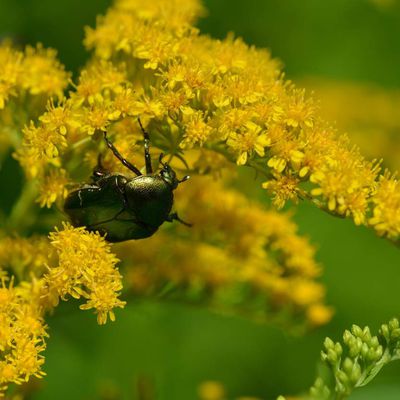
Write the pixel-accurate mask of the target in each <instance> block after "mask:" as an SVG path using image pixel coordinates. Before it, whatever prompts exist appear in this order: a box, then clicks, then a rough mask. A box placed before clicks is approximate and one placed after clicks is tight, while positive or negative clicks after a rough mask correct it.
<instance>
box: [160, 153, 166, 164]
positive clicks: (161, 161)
mask: <svg viewBox="0 0 400 400" xmlns="http://www.w3.org/2000/svg"><path fill="white" fill-rule="evenodd" d="M164 156H165V154H164V153H160V156H159V157H158V162H159V163H160V164H161V165H162V166H163V167H164V166H165V163H164V162H163V158H164Z"/></svg>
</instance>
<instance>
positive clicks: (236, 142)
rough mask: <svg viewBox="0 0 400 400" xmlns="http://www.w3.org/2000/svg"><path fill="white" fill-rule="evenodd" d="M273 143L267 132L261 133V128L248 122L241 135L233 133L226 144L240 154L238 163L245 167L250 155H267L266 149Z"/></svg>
mask: <svg viewBox="0 0 400 400" xmlns="http://www.w3.org/2000/svg"><path fill="white" fill-rule="evenodd" d="M270 143H271V141H270V139H269V138H268V136H267V134H266V133H265V132H263V133H261V127H260V126H258V125H257V124H255V123H254V122H251V121H247V122H246V123H245V125H244V127H243V130H242V131H241V132H240V133H232V134H231V135H230V137H229V138H228V140H227V142H226V144H227V145H228V146H229V147H231V148H232V149H233V150H234V151H236V152H238V153H239V155H238V158H237V160H236V163H237V164H238V165H244V164H246V162H247V158H248V155H249V154H252V153H253V152H256V153H257V154H258V155H259V156H260V157H263V156H264V155H265V152H264V149H265V147H266V146H269V145H270Z"/></svg>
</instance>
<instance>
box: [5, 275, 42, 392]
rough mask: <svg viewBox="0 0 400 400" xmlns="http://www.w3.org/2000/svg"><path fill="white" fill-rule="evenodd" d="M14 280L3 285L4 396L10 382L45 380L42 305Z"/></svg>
mask: <svg viewBox="0 0 400 400" xmlns="http://www.w3.org/2000/svg"><path fill="white" fill-rule="evenodd" d="M24 293H25V292H21V291H20V290H19V287H18V286H17V287H14V285H13V281H11V282H10V283H9V284H8V285H6V283H5V279H4V278H3V279H2V280H1V284H0V354H1V357H0V397H1V396H2V394H3V391H5V390H6V389H7V387H8V384H9V383H12V382H13V383H17V384H21V383H23V382H24V381H27V380H29V378H30V377H31V376H36V377H38V378H41V377H42V376H43V375H45V373H44V372H43V371H42V370H41V367H42V365H43V363H44V357H43V355H42V352H43V351H44V350H45V347H46V344H45V341H44V339H45V337H46V336H47V332H46V325H45V324H44V321H43V317H42V313H41V309H40V305H39V304H38V303H35V302H34V301H33V299H32V298H30V297H29V296H24Z"/></svg>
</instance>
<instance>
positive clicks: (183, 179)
mask: <svg viewBox="0 0 400 400" xmlns="http://www.w3.org/2000/svg"><path fill="white" fill-rule="evenodd" d="M188 179H190V175H185V176H184V177H183V178H182V179H181V180H180V181H178V182H179V183H182V182H185V181H187V180H188Z"/></svg>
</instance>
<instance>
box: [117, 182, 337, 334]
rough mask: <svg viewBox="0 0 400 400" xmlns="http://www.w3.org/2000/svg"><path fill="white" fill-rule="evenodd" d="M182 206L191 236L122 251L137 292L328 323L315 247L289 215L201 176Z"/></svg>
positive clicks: (182, 193)
mask: <svg viewBox="0 0 400 400" xmlns="http://www.w3.org/2000/svg"><path fill="white" fill-rule="evenodd" d="M176 204H177V208H179V210H180V214H181V215H182V216H184V218H185V219H186V220H188V221H190V222H191V223H193V226H192V228H191V229H190V236H188V235H187V233H186V234H184V232H183V231H182V230H181V229H180V228H179V227H178V228H177V229H176V230H172V231H171V230H169V229H167V230H166V232H165V234H163V233H161V232H159V233H158V234H157V235H155V236H154V237H152V238H150V239H148V240H146V241H144V242H141V243H137V242H128V243H126V244H119V245H118V246H117V247H116V251H117V253H118V254H119V256H120V258H121V259H122V260H124V265H125V267H126V269H127V275H128V281H129V283H130V285H131V288H132V290H133V291H134V292H135V293H136V294H138V295H156V294H157V293H159V292H160V291H163V288H164V287H165V286H166V285H169V287H170V289H169V290H168V291H167V295H168V293H170V294H171V296H172V298H174V299H181V300H183V301H188V302H197V303H203V304H206V305H209V306H210V307H211V308H214V309H216V310H218V311H222V312H230V313H231V312H234V313H235V312H237V313H239V314H243V315H245V316H249V317H253V318H258V319H271V320H273V318H274V316H275V315H278V314H279V313H280V311H281V310H282V309H285V310H286V312H288V310H291V312H292V313H293V315H296V316H300V315H301V316H303V318H304V319H305V320H307V322H308V323H309V325H311V326H316V325H319V324H323V323H326V322H327V321H328V320H329V319H330V316H331V315H332V311H331V310H330V309H329V308H328V307H326V306H324V305H323V301H324V295H325V291H324V288H323V286H322V285H321V284H320V283H318V282H316V281H315V278H316V277H317V276H318V275H319V274H320V268H319V266H318V265H317V263H316V262H315V260H314V252H315V250H314V248H313V247H312V246H310V244H309V242H308V241H307V240H306V239H305V238H302V237H300V236H298V235H297V234H296V226H295V225H294V224H293V223H292V222H291V221H290V220H289V219H288V217H287V216H284V215H280V214H277V213H276V212H274V211H268V212H267V211H264V210H262V209H261V208H260V207H259V206H258V205H256V204H254V203H250V202H249V201H248V200H246V199H245V198H244V197H243V196H242V195H240V194H239V193H237V192H235V191H232V190H228V189H226V188H224V187H223V186H222V185H221V184H219V183H217V182H215V181H213V180H211V179H207V178H205V177H199V176H196V177H193V178H192V181H191V182H190V185H189V184H188V185H186V186H185V187H182V188H180V190H179V194H178V193H177V199H176ZM186 229H187V228H186ZM169 232H171V234H172V235H168V234H167V233H169ZM155 248H156V249H157V252H154V251H153V250H152V249H155ZM316 306H318V307H320V308H319V310H320V311H321V312H320V313H319V315H318V314H317V311H318V310H317V309H316V308H315V307H316ZM323 307H325V315H324V316H323V315H322V309H323ZM310 310H313V311H310Z"/></svg>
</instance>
